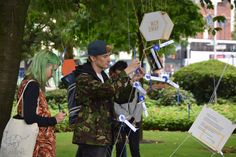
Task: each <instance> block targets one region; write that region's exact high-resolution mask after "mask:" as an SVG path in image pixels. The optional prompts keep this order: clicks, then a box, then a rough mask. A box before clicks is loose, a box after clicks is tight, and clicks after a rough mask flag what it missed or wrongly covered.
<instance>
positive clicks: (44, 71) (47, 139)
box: [17, 52, 66, 157]
mask: <svg viewBox="0 0 236 157" xmlns="http://www.w3.org/2000/svg"><path fill="white" fill-rule="evenodd" d="M59 65H60V60H59V58H58V57H57V56H56V55H55V54H54V53H52V52H40V53H38V54H36V55H35V56H34V57H33V59H32V62H31V64H30V66H29V68H28V70H27V72H26V75H25V78H24V79H23V81H22V82H21V84H20V87H19V90H18V99H19V98H20V96H21V95H22V93H23V99H22V100H21V102H20V104H19V105H18V108H17V113H18V115H23V118H24V120H25V122H26V123H27V124H33V123H37V124H38V126H39V134H38V136H37V140H36V144H35V147H34V152H33V157H39V156H40V157H55V156H56V153H55V147H56V146H55V143H56V139H55V134H54V126H55V125H56V124H57V123H59V122H61V121H63V120H64V119H65V116H66V114H65V113H63V112H59V113H57V114H56V115H55V117H52V116H51V113H50V111H49V108H48V104H47V101H46V98H45V86H46V83H47V81H48V80H49V79H50V78H51V77H52V76H55V71H56V69H57V68H58V66H59ZM26 85H27V86H26ZM22 106H23V107H22ZM22 113H23V114H22Z"/></svg>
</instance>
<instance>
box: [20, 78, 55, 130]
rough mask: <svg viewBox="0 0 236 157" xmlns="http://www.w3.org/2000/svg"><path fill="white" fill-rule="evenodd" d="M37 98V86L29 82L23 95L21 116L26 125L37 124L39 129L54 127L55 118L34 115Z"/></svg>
mask: <svg viewBox="0 0 236 157" xmlns="http://www.w3.org/2000/svg"><path fill="white" fill-rule="evenodd" d="M38 97H39V84H38V83H37V82H35V81H33V82H30V83H29V84H28V86H27V87H26V89H25V92H24V95H23V104H22V105H23V110H24V112H23V114H24V115H23V116H24V119H25V122H26V123H27V124H33V123H38V126H39V127H48V126H54V125H55V124H56V123H57V121H56V118H55V117H41V116H39V115H37V114H36V109H37V105H38Z"/></svg>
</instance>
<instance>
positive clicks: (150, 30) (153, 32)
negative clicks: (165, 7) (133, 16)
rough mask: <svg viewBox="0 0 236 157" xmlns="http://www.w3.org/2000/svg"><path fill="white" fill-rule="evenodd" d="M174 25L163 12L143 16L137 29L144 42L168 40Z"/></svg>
mask: <svg viewBox="0 0 236 157" xmlns="http://www.w3.org/2000/svg"><path fill="white" fill-rule="evenodd" d="M173 27H174V24H173V23H172V21H171V19H170V18H169V16H168V15H167V13H165V12H161V11H157V12H151V13H146V14H144V17H143V20H142V22H141V25H140V27H139V30H140V32H141V33H142V35H143V36H144V38H145V40H146V41H153V40H159V39H165V40H168V39H169V37H170V34H171V32H172V29H173Z"/></svg>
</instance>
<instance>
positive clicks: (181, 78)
mask: <svg viewBox="0 0 236 157" xmlns="http://www.w3.org/2000/svg"><path fill="white" fill-rule="evenodd" d="M226 65H227V68H226V70H225V73H224V75H223V78H222V80H221V82H220V85H219V87H218V90H217V96H218V97H220V98H223V99H229V98H231V97H233V96H235V95H236V86H235V84H236V68H235V67H233V66H231V65H229V64H227V63H223V62H220V61H218V60H209V61H204V62H199V63H195V64H191V65H189V66H187V67H183V68H181V69H180V70H179V71H177V72H176V73H175V74H174V75H173V76H174V82H178V83H179V85H180V87H182V88H183V89H185V90H189V91H191V92H192V93H193V95H194V96H195V98H196V100H197V101H198V102H199V103H204V102H208V101H209V99H210V97H211V95H212V93H213V90H214V82H215V85H216V84H217V82H218V80H219V79H220V76H221V74H222V72H223V69H224V68H225V67H226Z"/></svg>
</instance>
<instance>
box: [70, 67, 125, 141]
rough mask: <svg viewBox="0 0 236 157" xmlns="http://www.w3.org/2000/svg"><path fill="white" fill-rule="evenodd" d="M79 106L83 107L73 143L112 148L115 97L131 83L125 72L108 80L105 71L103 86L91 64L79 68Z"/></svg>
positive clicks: (76, 125)
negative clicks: (109, 146)
mask: <svg viewBox="0 0 236 157" xmlns="http://www.w3.org/2000/svg"><path fill="white" fill-rule="evenodd" d="M77 73H78V74H79V75H78V77H77V78H76V85H77V98H76V99H77V103H78V104H80V105H81V110H80V111H79V114H78V120H77V122H76V124H75V126H74V135H73V143H74V144H91V145H111V144H112V142H113V131H112V128H113V127H112V123H113V121H114V119H115V117H114V115H115V114H114V101H113V99H114V96H115V94H118V93H119V91H121V90H122V88H124V87H125V86H127V82H128V81H129V77H128V75H127V74H126V73H125V72H124V71H123V72H121V73H120V75H119V77H117V78H116V79H109V78H108V77H107V75H106V74H105V72H102V76H103V79H104V83H102V82H101V80H100V79H99V78H98V76H97V75H96V73H95V71H94V70H93V68H92V66H91V64H90V63H85V64H84V65H82V66H79V67H78V68H77Z"/></svg>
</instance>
